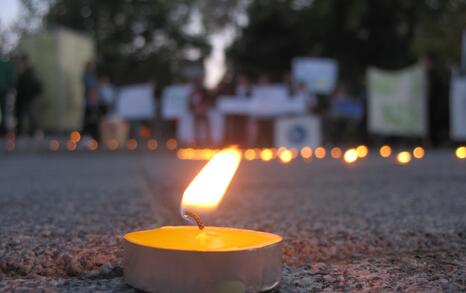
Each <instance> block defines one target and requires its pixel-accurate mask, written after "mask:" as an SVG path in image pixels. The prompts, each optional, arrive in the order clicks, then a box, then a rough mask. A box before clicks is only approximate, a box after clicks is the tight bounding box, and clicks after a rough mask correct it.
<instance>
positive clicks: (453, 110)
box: [450, 74, 466, 141]
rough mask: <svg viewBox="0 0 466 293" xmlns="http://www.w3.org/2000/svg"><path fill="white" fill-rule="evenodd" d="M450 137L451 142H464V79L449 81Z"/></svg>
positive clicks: (465, 135)
mask: <svg viewBox="0 0 466 293" xmlns="http://www.w3.org/2000/svg"><path fill="white" fill-rule="evenodd" d="M450 125H451V126H450V129H451V130H450V136H451V139H452V140H458V141H465V140H466V77H456V76H455V75H454V74H453V75H452V79H451V90H450Z"/></svg>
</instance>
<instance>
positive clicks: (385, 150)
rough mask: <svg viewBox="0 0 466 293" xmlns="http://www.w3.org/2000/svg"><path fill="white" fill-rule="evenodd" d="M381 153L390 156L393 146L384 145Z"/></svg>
mask: <svg viewBox="0 0 466 293" xmlns="http://www.w3.org/2000/svg"><path fill="white" fill-rule="evenodd" d="M379 154H380V156H381V157H382V158H388V157H390V156H391V155H392V148H391V147H390V146H388V145H383V146H382V147H381V148H380V150H379Z"/></svg>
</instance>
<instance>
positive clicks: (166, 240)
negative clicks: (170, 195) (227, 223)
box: [125, 226, 282, 251]
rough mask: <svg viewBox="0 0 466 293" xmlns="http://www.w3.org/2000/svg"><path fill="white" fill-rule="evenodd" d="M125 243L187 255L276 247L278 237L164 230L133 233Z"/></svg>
mask: <svg viewBox="0 0 466 293" xmlns="http://www.w3.org/2000/svg"><path fill="white" fill-rule="evenodd" d="M125 239H126V240H127V241H129V242H132V243H134V244H139V245H144V246H147V247H154V248H164V249H172V250H189V251H237V250H244V249H254V248H258V247H264V246H267V245H272V244H275V243H278V242H280V241H281V240H282V238H281V237H280V236H278V235H274V234H270V233H266V232H259V231H252V230H245V229H235V228H224V227H205V228H204V229H203V230H199V228H198V227H196V226H176V227H174V226H165V227H161V228H158V229H154V230H146V231H139V232H132V233H128V234H126V235H125Z"/></svg>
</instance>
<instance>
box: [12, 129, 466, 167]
mask: <svg viewBox="0 0 466 293" xmlns="http://www.w3.org/2000/svg"><path fill="white" fill-rule="evenodd" d="M144 144H145V148H146V149H147V150H149V151H155V150H157V149H158V147H159V143H158V141H157V140H156V139H154V138H149V139H147V140H146V141H145V142H144ZM48 146H49V150H50V151H53V152H56V151H59V150H60V149H66V150H68V151H76V150H78V149H82V146H84V149H86V150H89V151H96V150H98V149H99V143H98V142H97V141H96V140H95V139H89V140H87V141H86V142H85V143H83V141H82V137H81V134H80V133H79V131H72V132H71V133H70V135H69V137H68V139H67V140H66V141H65V142H62V143H60V141H59V140H58V139H51V140H50V141H49V144H48ZM78 146H79V148H78ZM104 148H105V149H107V150H110V151H116V150H119V149H127V150H129V151H135V150H137V149H143V148H144V147H142V146H140V143H139V142H138V141H137V140H135V139H129V140H128V141H127V142H126V146H125V145H120V143H119V142H118V140H116V139H111V140H109V141H107V142H106V143H105V145H104ZM165 148H166V149H167V150H171V151H173V150H176V149H177V148H178V143H177V141H176V139H173V138H172V139H168V140H167V141H166V142H165ZM5 149H6V150H7V151H14V150H15V140H14V139H8V140H7V142H6V145H5ZM217 152H218V150H216V149H194V148H182V149H178V153H177V155H178V158H179V159H182V160H209V159H210V158H212V157H213V155H215V153H217ZM378 153H379V155H380V156H381V157H382V158H389V157H391V156H392V154H393V150H392V148H391V147H390V146H388V145H383V146H381V147H380V148H379V151H378ZM328 154H329V155H330V156H331V157H332V158H334V159H343V161H345V162H346V163H354V162H355V161H357V160H358V159H362V158H365V157H366V156H367V155H368V154H369V149H368V147H367V146H365V145H360V146H357V147H355V148H350V149H347V150H345V151H344V150H343V149H342V148H340V147H333V148H330V149H328V150H327V149H326V148H324V147H317V148H315V149H312V148H311V147H309V146H306V147H303V148H301V149H300V150H297V149H295V148H284V147H280V148H278V149H276V148H262V149H259V148H250V149H246V150H244V152H243V156H244V159H245V160H247V161H252V160H262V161H264V162H268V161H271V160H274V159H279V160H280V161H281V162H283V163H289V162H291V161H292V160H294V159H296V158H297V157H298V156H300V157H301V158H302V159H304V160H306V161H308V160H311V159H312V157H315V158H316V159H324V158H325V157H326V156H327V155H328ZM455 155H456V157H457V158H459V159H466V146H460V147H458V148H456V150H455ZM424 156H425V150H424V148H423V147H420V146H418V147H415V148H414V149H413V150H412V151H401V152H398V153H397V154H396V160H397V161H398V162H399V163H401V164H407V163H409V162H410V161H411V160H412V157H414V158H416V159H422V158H423V157H424Z"/></svg>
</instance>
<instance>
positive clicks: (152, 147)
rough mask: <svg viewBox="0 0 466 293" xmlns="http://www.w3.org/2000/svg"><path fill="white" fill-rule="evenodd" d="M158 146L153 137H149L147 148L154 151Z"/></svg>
mask: <svg viewBox="0 0 466 293" xmlns="http://www.w3.org/2000/svg"><path fill="white" fill-rule="evenodd" d="M158 146H159V143H158V142H157V140H155V139H154V138H151V139H149V140H148V141H147V149H148V150H150V151H155V150H156V149H157V147H158Z"/></svg>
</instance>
